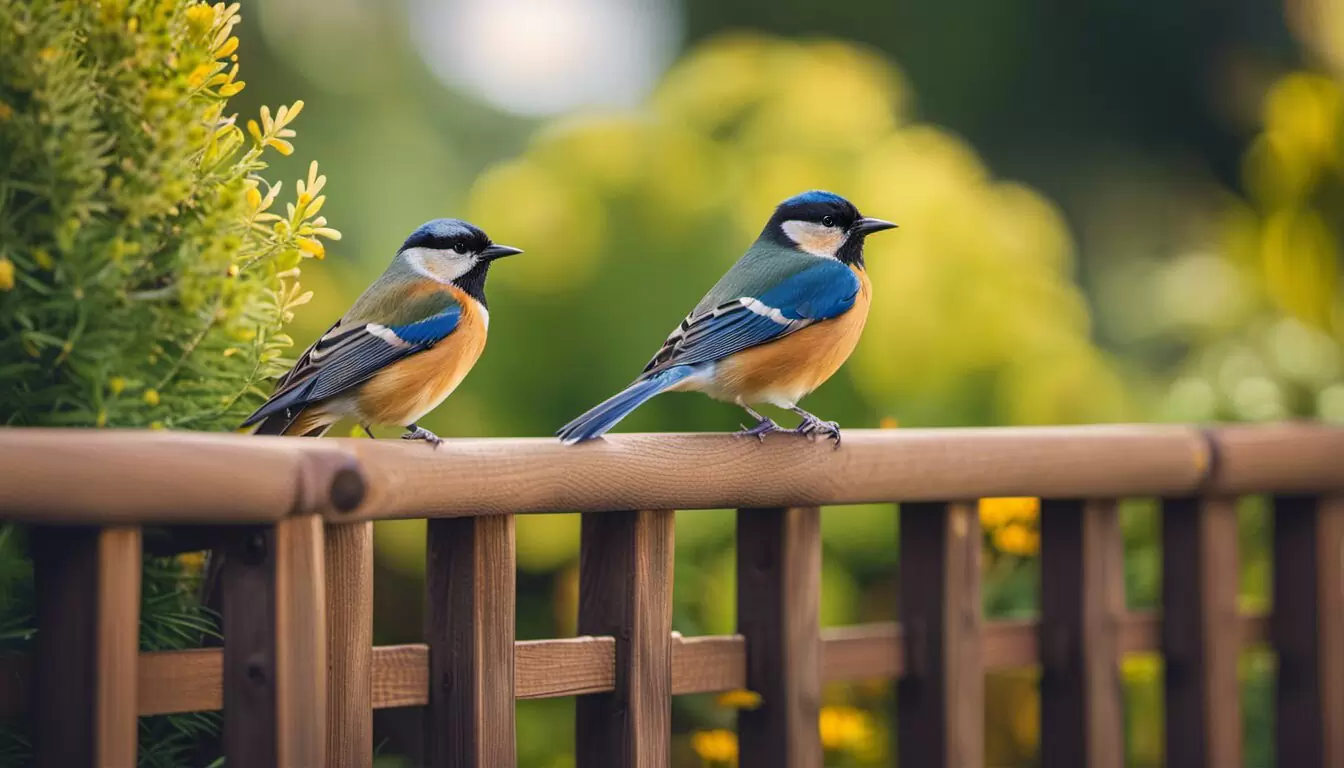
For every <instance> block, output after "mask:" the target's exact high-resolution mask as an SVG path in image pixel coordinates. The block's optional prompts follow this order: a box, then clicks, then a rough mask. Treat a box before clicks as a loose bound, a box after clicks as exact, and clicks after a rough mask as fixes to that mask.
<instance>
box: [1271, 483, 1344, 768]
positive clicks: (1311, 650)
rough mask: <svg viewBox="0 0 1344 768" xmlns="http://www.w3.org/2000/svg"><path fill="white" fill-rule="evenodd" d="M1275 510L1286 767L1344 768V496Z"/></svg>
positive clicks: (1292, 500) (1281, 504)
mask: <svg viewBox="0 0 1344 768" xmlns="http://www.w3.org/2000/svg"><path fill="white" fill-rule="evenodd" d="M1274 508H1275V515H1274V614H1273V618H1272V620H1271V621H1272V624H1271V626H1272V629H1271V632H1272V637H1273V641H1274V647H1275V649H1276V650H1277V651H1278V655H1279V680H1278V687H1277V690H1278V694H1277V697H1278V698H1277V714H1278V717H1277V720H1278V734H1277V742H1278V743H1277V751H1278V765H1281V766H1302V767H1303V768H1311V767H1312V766H1316V767H1318V768H1325V767H1326V766H1338V765H1344V656H1341V654H1340V650H1341V649H1342V648H1344V497H1338V496H1336V497H1326V498H1315V497H1306V496H1280V497H1278V498H1276V499H1275V500H1274Z"/></svg>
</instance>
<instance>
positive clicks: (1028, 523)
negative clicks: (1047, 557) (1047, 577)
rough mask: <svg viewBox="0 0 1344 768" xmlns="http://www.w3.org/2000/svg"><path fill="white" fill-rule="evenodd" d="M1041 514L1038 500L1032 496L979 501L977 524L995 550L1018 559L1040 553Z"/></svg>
mask: <svg viewBox="0 0 1344 768" xmlns="http://www.w3.org/2000/svg"><path fill="white" fill-rule="evenodd" d="M1040 511H1041V503H1040V499H1036V498H1032V497H1006V498H992V499H981V500H980V504H979V512H980V524H981V526H983V527H984V529H985V531H986V533H988V534H989V536H990V540H991V541H993V543H994V547H995V549H997V550H998V551H1000V552H1003V553H1004V554H1009V555H1018V556H1021V557H1027V556H1030V555H1034V554H1036V553H1037V552H1039V551H1040V548H1041V534H1040V530H1039V517H1040Z"/></svg>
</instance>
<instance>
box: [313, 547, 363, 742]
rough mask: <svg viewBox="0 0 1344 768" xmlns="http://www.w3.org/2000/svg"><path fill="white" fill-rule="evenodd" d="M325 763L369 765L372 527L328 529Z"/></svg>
mask: <svg viewBox="0 0 1344 768" xmlns="http://www.w3.org/2000/svg"><path fill="white" fill-rule="evenodd" d="M324 555H325V558H326V570H327V573H326V577H327V616H328V621H327V630H328V632H327V669H328V673H327V763H328V764H329V765H330V766H332V768H369V767H370V766H372V765H373V523H349V524H346V525H328V526H327V529H326V544H325V553H324Z"/></svg>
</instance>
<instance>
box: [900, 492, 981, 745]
mask: <svg viewBox="0 0 1344 768" xmlns="http://www.w3.org/2000/svg"><path fill="white" fill-rule="evenodd" d="M900 520H901V531H900V558H901V559H900V601H901V602H900V617H901V623H902V626H903V628H904V630H905V643H906V645H905V662H906V672H905V675H904V676H903V677H902V678H901V679H900V681H899V682H898V684H897V687H896V702H897V703H896V726H897V731H898V733H897V737H896V739H897V753H898V755H899V759H898V763H899V764H900V765H917V766H921V767H922V766H929V767H930V768H980V767H981V766H982V765H983V764H984V754H985V748H984V743H985V742H984V717H985V679H984V678H985V676H984V664H983V656H982V654H983V649H982V642H983V640H982V637H981V633H982V623H983V622H982V619H981V612H980V546H981V543H980V518H979V516H978V514H977V512H976V508H975V506H974V505H973V504H964V503H952V504H938V503H918V504H916V503H906V504H902V505H901V511H900Z"/></svg>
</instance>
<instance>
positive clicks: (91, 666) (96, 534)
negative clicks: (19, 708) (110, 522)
mask: <svg viewBox="0 0 1344 768" xmlns="http://www.w3.org/2000/svg"><path fill="white" fill-rule="evenodd" d="M33 559H34V563H33V567H34V577H35V581H36V589H37V617H36V618H37V628H38V637H39V640H38V642H37V660H36V664H37V670H36V671H37V674H36V675H35V677H34V681H33V682H34V685H35V686H36V690H35V691H34V704H35V712H34V726H35V732H34V747H35V752H36V754H35V757H36V759H37V765H38V766H39V767H42V768H45V767H46V766H94V765H97V766H128V768H129V766H134V765H135V763H136V743H137V737H138V735H139V733H138V730H137V723H136V714H135V713H136V702H137V690H136V683H137V676H136V665H137V662H138V658H139V656H138V653H139V639H140V635H139V630H140V572H141V534H140V529H139V528H138V527H129V526H126V527H115V528H108V529H104V530H99V529H96V528H38V529H34V530H33Z"/></svg>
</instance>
